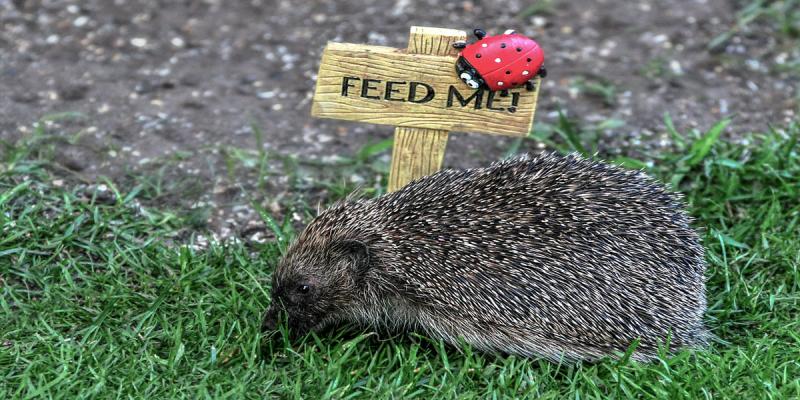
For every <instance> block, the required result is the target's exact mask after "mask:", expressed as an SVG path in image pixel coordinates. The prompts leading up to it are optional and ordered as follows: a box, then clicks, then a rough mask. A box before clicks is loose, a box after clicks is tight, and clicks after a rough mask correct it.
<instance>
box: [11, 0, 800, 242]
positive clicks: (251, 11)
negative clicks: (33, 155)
mask: <svg viewBox="0 0 800 400" xmlns="http://www.w3.org/2000/svg"><path fill="white" fill-rule="evenodd" d="M743 6H745V4H744V3H741V2H736V1H726V0H691V1H666V0H664V1H656V0H641V1H628V0H603V1H595V2H575V1H572V2H567V1H560V0H553V1H549V2H538V3H537V2H535V1H533V0H531V1H517V0H513V1H475V0H474V1H457V2H447V1H438V0H437V1H412V0H395V1H388V0H378V1H372V0H363V1H362V0H346V1H299V0H296V1H278V0H250V1H223V0H205V1H166V0H162V1H155V0H154V1H144V0H139V1H122V0H113V1H112V0H90V1H55V0H53V1H48V0H0V138H2V139H3V140H6V141H15V140H18V139H20V138H23V137H25V136H26V135H30V134H31V131H32V128H31V126H32V123H33V122H34V121H36V120H38V119H39V118H41V117H42V116H44V115H47V114H50V113H54V112H65V111H74V112H79V113H82V114H83V115H84V116H85V117H84V118H81V119H78V120H75V121H71V122H62V123H60V124H59V125H54V126H53V127H51V128H52V129H51V132H53V133H55V134H58V135H67V134H68V133H70V132H71V133H75V132H79V134H78V135H71V136H65V137H64V139H65V140H64V141H60V142H58V143H57V148H56V151H55V153H54V157H55V160H56V163H57V165H59V166H60V167H61V170H62V171H70V172H65V173H64V174H65V175H64V176H65V178H67V179H76V180H78V181H85V182H86V183H90V182H94V181H95V180H96V179H97V177H98V176H101V175H102V176H108V177H110V179H111V180H112V181H115V182H121V183H122V184H125V182H134V181H136V182H140V181H141V180H142V179H150V181H149V182H150V185H149V186H148V187H150V188H151V189H152V190H151V191H150V192H152V193H151V195H150V197H149V199H150V201H151V202H155V203H158V204H160V205H166V206H170V207H175V208H176V209H186V210H202V212H199V213H198V215H199V221H200V223H199V224H200V225H201V226H202V225H206V224H210V225H207V226H209V227H210V228H211V230H212V232H214V233H215V234H217V235H219V236H231V235H233V236H239V237H243V238H246V239H251V240H259V239H260V238H263V237H264V234H262V233H263V232H261V231H263V226H261V225H260V222H258V221H259V218H257V217H256V216H255V214H254V212H253V210H252V208H251V207H250V206H249V205H248V204H250V201H251V200H253V199H255V201H258V202H260V203H262V204H264V205H265V206H267V208H268V210H271V211H273V212H275V213H276V214H278V215H281V214H282V213H285V211H286V208H285V205H284V204H283V203H282V202H281V199H282V198H286V197H291V196H293V194H292V193H294V194H296V193H298V192H299V193H306V194H305V196H306V197H307V198H306V200H309V203H310V202H312V201H313V200H318V199H322V198H326V197H327V196H328V195H329V193H327V192H326V189H312V188H313V187H314V185H313V182H314V180H315V179H318V178H319V177H320V176H322V175H324V174H325V173H326V171H327V172H330V170H331V168H316V169H314V168H302V169H301V170H300V171H301V172H299V173H298V172H297V170H295V172H291V173H290V171H287V170H286V168H287V166H286V165H287V164H286V162H285V160H286V159H282V158H280V157H270V160H269V162H268V164H267V165H268V166H269V171H268V175H269V177H268V179H266V180H265V181H262V182H261V183H263V185H257V184H256V182H255V181H256V180H257V179H255V178H254V177H256V176H259V174H260V173H264V171H261V172H260V173H259V172H258V171H253V163H254V161H253V160H252V157H250V156H248V154H251V153H252V150H253V149H255V148H256V146H257V143H259V142H263V150H264V151H266V152H268V154H281V155H293V156H296V159H297V160H304V161H311V160H317V161H322V162H323V163H324V162H326V160H331V159H333V157H334V156H337V155H343V156H349V155H352V154H354V153H356V152H357V151H358V150H359V149H360V148H362V147H363V146H364V145H366V144H367V143H371V142H375V141H379V140H382V139H386V138H389V137H391V133H392V128H391V127H385V126H371V125H365V124H351V123H346V122H339V121H330V120H316V119H312V118H311V117H310V115H309V110H310V103H311V95H312V92H313V89H314V80H315V76H316V70H317V67H318V62H319V57H320V53H321V51H322V49H323V47H324V45H325V43H326V42H327V41H343V42H354V43H372V44H380V45H389V46H395V47H405V45H406V39H407V35H408V29H409V26H411V25H423V26H438V27H448V28H459V29H465V30H471V29H472V28H473V27H483V28H484V29H486V30H487V31H489V32H490V33H497V32H501V31H503V30H505V29H508V28H514V29H517V30H518V31H520V32H522V33H525V34H527V35H530V36H532V37H534V38H535V39H537V41H539V43H540V44H541V45H542V46H543V47H544V49H545V50H546V52H547V62H546V64H547V66H548V71H549V76H548V78H547V79H546V83H545V85H544V88H543V90H542V94H541V96H542V97H541V99H540V106H539V107H540V108H539V112H538V115H537V122H538V123H545V124H546V123H553V121H554V120H555V119H556V118H557V110H559V109H560V110H562V111H563V112H565V113H566V114H567V115H568V116H570V117H572V118H575V119H577V120H578V121H580V123H581V124H585V125H596V124H598V123H601V122H603V121H609V120H616V121H624V123H616V124H607V125H606V127H607V129H603V130H602V132H600V133H601V136H602V137H601V140H600V142H601V145H602V151H603V152H608V153H614V152H617V151H620V149H630V148H634V149H635V148H658V147H663V146H669V145H670V141H669V136H668V135H666V133H665V132H664V126H663V115H664V113H665V112H668V113H669V114H670V115H671V116H672V119H673V120H674V122H675V125H676V127H677V128H678V130H679V131H681V132H685V131H688V130H689V129H691V128H698V129H701V130H704V129H707V128H708V127H710V126H711V125H712V124H713V123H714V122H716V121H717V120H719V119H721V118H723V117H725V116H733V118H734V123H733V125H732V128H730V130H729V132H728V134H727V138H728V139H729V140H736V138H739V137H742V134H743V133H747V132H750V131H763V130H764V129H766V128H767V127H768V124H776V125H781V124H784V123H786V122H788V121H790V120H795V119H796V118H797V113H798V106H797V102H798V96H800V95H799V94H798V89H797V86H798V82H800V78H799V77H798V70H800V50H798V46H797V41H796V40H793V39H792V38H790V37H785V36H781V35H778V34H776V31H775V29H774V27H773V26H771V24H770V23H769V22H764V21H762V20H760V19H756V20H755V21H752V22H751V23H749V24H747V25H746V26H742V25H741V23H740V21H741V14H740V15H738V16H737V10H740V9H741V8H742V7H743ZM531 7H533V8H531ZM726 32H731V34H730V35H728V36H724V37H722V39H719V40H716V39H718V38H720V35H723V34H725V33H726ZM253 122H255V123H256V124H257V125H258V126H260V128H261V130H262V132H263V140H258V138H257V135H255V134H254V132H253V129H252V127H251V125H252V123H253ZM510 143H511V140H510V139H507V138H498V137H492V136H486V135H470V134H454V135H451V140H450V143H449V147H448V155H447V157H446V161H445V163H446V165H447V166H457V167H464V166H474V165H480V164H485V163H486V162H488V161H489V160H494V159H497V158H499V157H501V155H502V154H503V153H504V152H505V151H506V150H507V149H508V147H509V145H510ZM535 145H536V144H535V143H533V142H532V141H531V142H528V141H526V142H525V143H524V144H523V150H524V149H525V148H526V147H531V148H533V147H535ZM248 151H250V152H249V153H248ZM248 157H250V158H248ZM232 160H233V161H232ZM280 160H283V161H280ZM380 161H381V162H383V163H385V162H388V154H385V155H383V156H382V158H381V159H380ZM236 163H243V166H242V165H239V166H237V165H238V164H236ZM248 163H249V164H248ZM255 163H256V164H257V161H255ZM362 172H363V171H362ZM290 175H291V176H290ZM298 175H299V176H298ZM143 177H144V178H143ZM345 179H350V180H351V181H352V182H355V183H358V182H361V181H367V182H368V181H369V180H370V179H374V177H366V178H365V177H362V176H357V175H353V176H348V177H345ZM131 184H133V183H131ZM153 188H155V189H153Z"/></svg>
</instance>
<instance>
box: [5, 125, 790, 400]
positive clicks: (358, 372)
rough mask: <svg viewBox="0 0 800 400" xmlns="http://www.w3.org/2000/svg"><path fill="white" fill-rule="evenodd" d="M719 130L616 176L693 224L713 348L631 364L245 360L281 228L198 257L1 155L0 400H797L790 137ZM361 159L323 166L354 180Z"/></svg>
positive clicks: (558, 140)
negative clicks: (348, 172)
mask: <svg viewBox="0 0 800 400" xmlns="http://www.w3.org/2000/svg"><path fill="white" fill-rule="evenodd" d="M667 121H668V124H667V126H668V130H672V131H674V128H672V125H671V122H669V120H667ZM727 124H728V121H723V122H721V123H720V124H718V125H716V126H715V127H712V128H710V129H709V130H708V131H706V132H689V133H688V134H686V135H679V134H678V132H673V133H674V135H675V137H676V140H677V143H676V149H675V151H674V152H672V153H669V154H648V157H650V158H649V159H647V160H637V159H632V158H619V159H617V160H616V161H617V162H619V163H623V164H624V165H629V166H632V167H636V168H640V167H646V168H647V169H648V171H649V172H650V173H652V174H654V175H656V176H658V177H660V178H661V179H662V180H664V181H666V182H670V183H671V184H673V185H674V186H676V187H678V188H679V189H680V190H681V191H682V192H684V193H685V194H686V197H687V200H688V202H689V203H690V205H691V210H692V213H693V215H694V216H695V217H696V219H697V226H699V227H704V229H703V236H704V244H705V247H706V249H707V254H708V255H707V259H708V263H709V270H708V274H707V275H708V298H709V311H708V320H709V326H710V327H711V329H712V330H713V332H714V333H715V334H716V335H717V336H718V337H719V338H720V339H721V341H720V342H718V343H715V344H714V345H713V346H712V347H711V348H710V349H708V350H706V351H702V352H698V353H688V352H681V353H678V354H677V355H676V356H673V357H665V358H663V359H662V360H660V361H658V362H655V363H650V364H640V363H636V362H632V361H630V360H627V359H623V360H622V361H616V360H606V361H603V362H599V363H579V364H575V365H571V364H563V365H559V364H553V363H549V362H546V361H541V360H528V359H521V358H517V357H507V356H494V355H482V354H476V353H473V352H472V351H471V350H470V349H469V348H463V349H455V348H452V347H449V346H445V345H443V344H442V343H441V342H438V341H432V340H429V339H427V338H424V337H420V336H416V335H399V336H396V337H391V338H385V337H382V338H378V337H376V336H375V335H371V334H368V333H358V332H355V333H353V332H349V333H347V332H337V333H333V334H330V335H324V336H321V337H320V336H314V335H312V336H310V337H307V338H306V339H304V340H303V341H301V342H299V343H287V342H283V343H277V344H271V343H268V342H263V343H262V338H261V336H260V334H259V329H258V328H259V322H260V316H261V312H262V311H263V310H264V309H265V308H266V306H267V303H268V298H267V292H268V290H269V287H268V284H269V283H268V282H269V275H270V271H271V270H272V268H273V266H274V263H275V261H276V259H277V257H279V254H280V249H281V248H282V246H284V245H285V242H286V241H287V240H290V239H291V236H292V235H293V232H292V231H291V229H289V228H288V226H289V225H288V224H286V223H283V222H281V221H275V220H273V219H272V217H270V216H269V215H268V214H267V213H266V212H265V211H264V210H259V211H260V212H261V214H262V216H263V217H264V218H265V220H266V222H267V223H268V225H269V226H271V227H272V228H273V229H274V230H275V231H276V233H277V237H278V238H279V241H278V242H273V243H267V244H265V245H246V244H242V243H225V244H218V243H212V244H210V245H209V247H207V248H198V247H197V246H194V245H193V242H192V239H188V241H187V240H185V239H181V238H184V237H185V235H182V234H181V233H182V232H184V231H185V229H186V221H185V220H184V219H183V218H182V217H180V215H179V214H174V213H171V212H169V211H165V210H158V209H155V208H148V207H142V206H140V205H139V204H138V201H137V196H141V195H142V193H143V190H145V189H143V187H144V186H142V185H133V186H130V187H118V186H114V185H113V183H112V182H105V183H106V185H107V186H109V188H110V189H109V191H110V192H111V193H113V194H114V195H113V196H108V195H101V194H102V193H99V192H98V191H97V189H86V188H85V187H83V186H71V185H65V186H64V187H61V188H59V187H55V186H54V185H52V184H51V182H52V176H51V173H50V172H48V171H49V168H46V167H47V166H48V163H47V162H46V161H43V160H42V159H41V158H40V157H39V155H38V153H37V152H36V151H33V150H32V148H33V147H32V146H31V145H30V143H25V144H24V145H19V144H12V143H4V144H0V145H2V146H3V147H2V149H1V150H0V227H1V228H0V291H2V296H1V297H0V308H2V312H1V313H0V398H4V399H5V398H37V397H48V398H51V397H52V398H69V399H72V398H111V397H113V398H153V399H154V398H176V397H185V398H245V397H247V398H264V397H281V398H455V397H456V396H457V395H458V397H459V398H481V399H484V398H514V397H529V398H539V397H540V398H574V399H583V398H609V397H610V398H615V397H617V398H619V397H639V398H665V399H678V398H690V399H695V398H741V399H761V398H776V399H777V398H798V397H800V381H798V379H799V378H800V361H798V360H800V322H798V321H800V287H799V286H800V270H799V268H798V267H800V239H798V238H799V237H800V200H799V199H800V146H798V144H797V139H798V135H800V129H798V126H797V125H796V124H795V125H792V126H789V127H786V128H783V129H775V130H771V131H769V132H764V133H760V134H754V135H753V136H752V137H751V138H750V143H751V144H749V145H746V146H745V145H738V144H732V143H730V142H727V141H726V140H725V129H726V125H727ZM593 129H595V127H589V128H582V127H580V126H577V125H575V124H574V123H573V122H571V121H569V120H567V119H566V118H562V120H561V121H559V123H558V124H557V126H552V127H543V128H541V129H540V130H539V132H538V133H537V132H535V135H536V136H537V137H540V138H541V139H546V140H549V141H548V143H550V144H551V145H552V146H555V147H557V148H559V149H561V150H562V151H570V150H579V151H583V152H588V153H591V151H592V150H593V149H594V148H595V146H593V145H591V144H587V143H586V139H587V137H591V132H592V131H593ZM548 132H549V133H548ZM587 132H588V133H587ZM587 135H588V136H587ZM682 137H688V139H686V140H683V139H680V138H682ZM548 138H549V139H548ZM522 144H525V143H522ZM375 146H376V147H373V148H367V149H365V150H364V151H363V154H358V155H355V156H353V157H352V158H350V159H345V160H344V161H343V166H342V168H351V167H352V168H359V169H365V170H370V169H371V168H372V167H370V166H369V155H370V154H372V153H374V152H379V151H382V150H385V149H386V144H385V143H379V144H376V145H375ZM515 146H516V147H517V148H519V147H521V146H520V143H519V142H517V143H515ZM512 150H516V149H512ZM256 157H257V158H256V163H255V164H254V166H253V168H257V169H259V170H261V167H260V165H262V164H261V163H262V162H263V161H262V160H263V158H264V157H265V155H264V154H260V155H256ZM354 166H355V167H354ZM90 188H91V187H90ZM377 192H378V193H379V192H380V191H379V190H378V191H377ZM378 193H374V194H378ZM334 195H336V193H334ZM253 246H255V247H253Z"/></svg>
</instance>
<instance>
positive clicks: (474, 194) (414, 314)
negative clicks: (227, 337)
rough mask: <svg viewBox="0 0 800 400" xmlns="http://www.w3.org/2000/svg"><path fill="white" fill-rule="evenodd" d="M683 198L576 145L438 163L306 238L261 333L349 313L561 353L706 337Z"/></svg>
mask: <svg viewBox="0 0 800 400" xmlns="http://www.w3.org/2000/svg"><path fill="white" fill-rule="evenodd" d="M691 223H692V220H691V218H690V217H689V216H688V215H687V212H686V207H685V204H684V203H683V200H682V196H681V195H680V194H678V193H674V192H671V191H669V190H668V189H667V188H666V187H665V186H664V185H662V184H660V183H658V182H657V181H655V180H654V179H652V178H650V177H648V176H647V175H646V174H645V173H643V172H641V171H631V170H625V169H623V168H621V167H618V166H615V165H612V164H608V163H603V162H600V161H592V160H589V159H586V158H583V157H581V156H579V155H577V154H570V155H566V156H563V155H558V154H555V153H543V154H540V155H538V156H535V157H534V156H530V155H523V156H520V157H516V158H512V159H508V160H505V161H500V162H496V163H493V164H491V165H490V166H488V167H483V168H473V169H463V170H443V171H440V172H437V173H435V174H433V175H430V176H427V177H423V178H420V179H417V180H415V181H413V182H411V183H410V184H408V185H407V186H405V187H404V188H402V189H400V190H398V191H396V192H393V193H389V194H386V195H383V196H381V197H378V198H375V199H363V198H352V197H351V198H348V199H346V200H344V201H340V202H338V203H335V204H334V205H332V206H331V207H330V208H328V209H327V210H325V211H323V212H322V213H320V214H319V215H318V216H317V217H316V218H315V219H313V220H312V221H311V222H310V223H309V225H308V226H307V227H306V228H305V229H304V230H303V231H302V232H301V233H300V234H299V235H298V237H297V239H296V241H295V242H293V243H292V244H291V245H290V246H289V248H288V249H287V251H286V253H285V254H284V256H283V257H282V259H281V260H280V261H279V262H278V264H277V266H276V267H275V270H274V272H273V275H272V292H271V296H272V303H271V304H270V307H269V308H268V309H267V311H266V313H265V314H264V319H263V322H262V329H263V330H264V331H265V332H267V331H275V330H276V329H277V327H279V326H281V325H280V324H282V323H285V324H286V327H287V328H288V330H289V332H290V333H291V335H292V336H295V335H305V334H307V333H309V332H312V331H314V332H318V331H320V330H321V329H323V328H326V327H329V326H332V325H334V324H340V323H351V324H357V325H360V326H362V327H363V328H366V329H373V330H377V331H382V330H389V331H396V332H403V331H415V332H419V333H421V334H423V335H427V336H429V337H431V338H435V339H441V340H443V341H444V342H446V343H449V344H451V345H454V346H456V347H458V348H460V346H462V345H463V343H462V342H464V343H467V344H468V345H470V346H471V347H472V348H473V349H477V350H479V351H482V352H487V353H495V354H514V355H519V356H523V357H532V358H544V359H549V360H553V361H565V360H566V361H569V360H572V361H579V360H587V361H592V360H599V359H601V358H604V357H611V358H616V357H619V356H620V355H621V354H624V352H626V351H628V350H629V349H633V352H632V353H631V357H632V358H633V359H635V360H639V361H648V360H652V359H654V358H656V357H658V354H659V349H668V350H669V351H671V352H674V351H676V350H678V349H684V348H686V349H690V348H701V347H703V346H705V345H707V343H708V340H709V333H708V331H707V330H706V328H705V327H704V323H703V315H704V311H705V308H706V299H705V279H704V272H705V262H704V255H703V248H702V246H701V244H700V240H699V237H698V234H697V232H696V231H695V230H693V228H692V227H691Z"/></svg>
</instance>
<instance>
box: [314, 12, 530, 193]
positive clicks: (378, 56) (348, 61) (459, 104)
mask: <svg viewBox="0 0 800 400" xmlns="http://www.w3.org/2000/svg"><path fill="white" fill-rule="evenodd" d="M464 39H466V33H465V32H464V31H459V30H452V29H441V28H426V27H416V26H414V27H411V35H410V37H409V41H408V47H407V49H403V50H400V49H394V48H391V47H383V46H369V45H359V44H350V43H328V45H327V46H326V47H325V51H324V52H323V54H322V62H321V63H320V67H319V73H318V74H317V88H316V91H315V93H314V102H313V104H312V107H311V114H312V115H313V116H316V117H321V118H334V119H344V120H349V121H362V122H369V123H374V124H385V125H394V126H395V127H396V128H395V136H394V137H395V142H394V149H393V151H392V167H391V170H390V173H389V187H388V190H389V191H394V190H397V189H399V188H401V187H403V186H404V185H405V184H407V183H408V182H410V181H412V180H414V179H416V178H419V177H422V176H425V175H430V174H432V173H434V172H436V171H438V170H439V169H440V168H441V166H442V160H443V159H444V151H445V147H446V146H447V138H448V135H449V132H450V131H453V130H455V131H471V132H486V133H494V134H499V135H509V136H525V135H527V134H528V132H529V131H530V129H531V126H532V125H533V117H534V113H535V110H536V101H537V98H538V94H539V86H540V85H539V83H540V82H539V80H538V78H536V79H537V81H536V90H534V91H526V90H525V88H516V89H512V90H510V93H509V95H508V96H505V97H503V96H501V95H500V94H499V93H497V92H490V91H485V90H484V89H477V90H476V89H471V88H469V87H468V86H466V85H465V84H464V83H463V82H462V81H461V80H460V79H459V77H458V76H457V74H456V70H455V62H456V58H457V54H458V50H457V49H455V48H453V47H452V44H453V42H455V41H457V40H464Z"/></svg>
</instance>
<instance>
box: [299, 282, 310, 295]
mask: <svg viewBox="0 0 800 400" xmlns="http://www.w3.org/2000/svg"><path fill="white" fill-rule="evenodd" d="M310 291H311V286H309V285H306V284H301V285H297V293H300V294H308V292H310Z"/></svg>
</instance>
